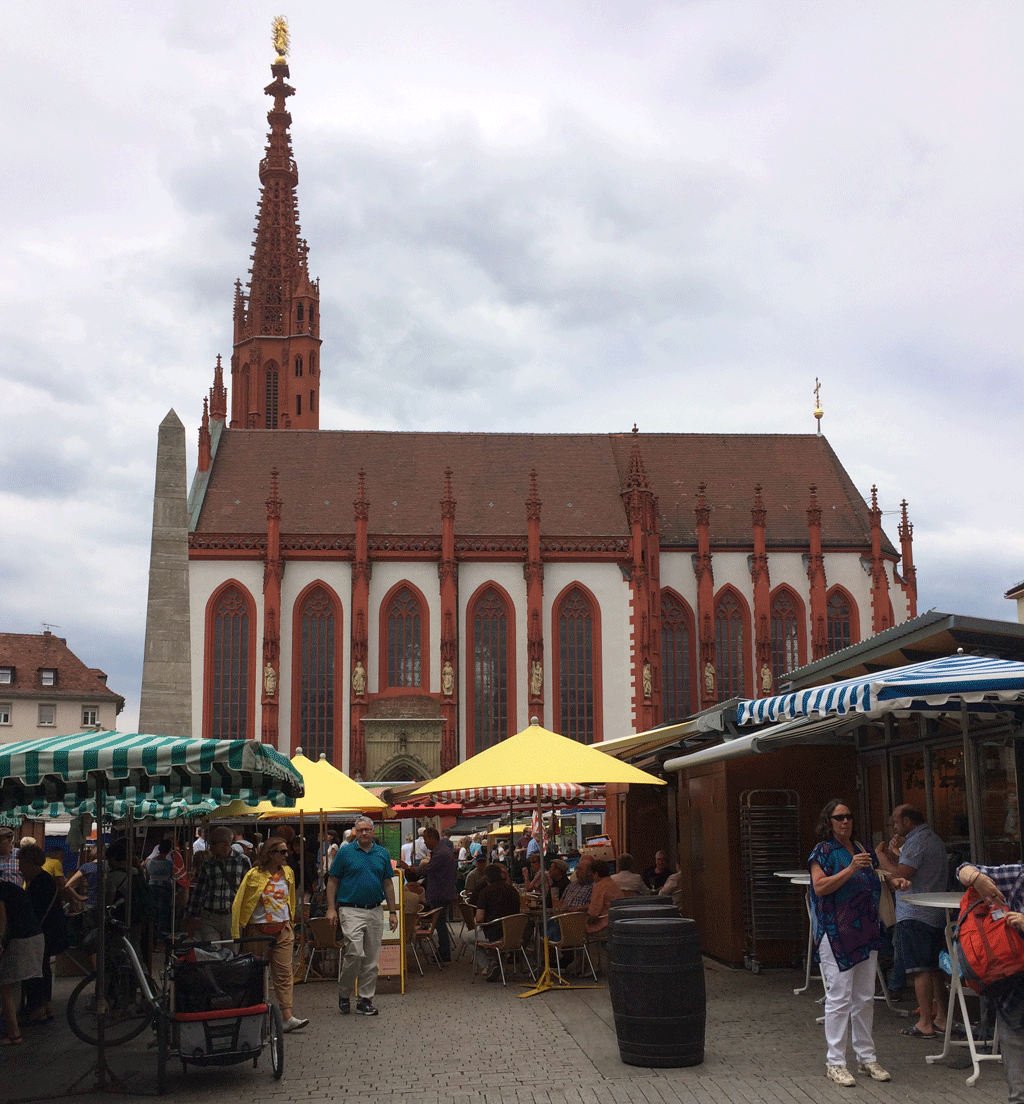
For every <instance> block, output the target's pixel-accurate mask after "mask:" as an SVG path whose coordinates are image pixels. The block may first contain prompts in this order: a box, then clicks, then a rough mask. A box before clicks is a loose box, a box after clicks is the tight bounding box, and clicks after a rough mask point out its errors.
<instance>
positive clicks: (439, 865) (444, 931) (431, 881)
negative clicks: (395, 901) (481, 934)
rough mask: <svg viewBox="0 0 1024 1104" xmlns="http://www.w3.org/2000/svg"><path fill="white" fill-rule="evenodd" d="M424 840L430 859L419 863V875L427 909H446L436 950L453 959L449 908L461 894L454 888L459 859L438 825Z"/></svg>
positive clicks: (438, 927)
mask: <svg viewBox="0 0 1024 1104" xmlns="http://www.w3.org/2000/svg"><path fill="white" fill-rule="evenodd" d="M423 842H424V844H425V845H426V848H427V854H428V856H429V857H428V858H427V859H426V860H425V861H423V862H421V863H420V874H421V876H422V878H423V888H424V889H425V891H426V895H427V900H426V903H425V905H424V907H425V908H426V910H427V912H433V911H434V909H436V908H442V909H444V912H443V913H442V914H441V918H440V919H439V920H438V922H437V928H436V929H435V930H436V932H437V951H438V956H439V957H440V959H441V961H442V962H451V960H452V944H451V939H450V937H449V935H448V924H447V923H446V920H447V918H448V908H449V906H450V905H451V903H452V901H454V900H455V898H456V897H457V896H458V892H457V890H456V888H455V879H456V874H457V873H458V862H457V861H456V858H455V852H454V850H452V848H450V847H445V846H444V845H443V844H442V843H441V834H440V832H438V830H437V829H436V828H427V829H426V830H425V831H424V833H423Z"/></svg>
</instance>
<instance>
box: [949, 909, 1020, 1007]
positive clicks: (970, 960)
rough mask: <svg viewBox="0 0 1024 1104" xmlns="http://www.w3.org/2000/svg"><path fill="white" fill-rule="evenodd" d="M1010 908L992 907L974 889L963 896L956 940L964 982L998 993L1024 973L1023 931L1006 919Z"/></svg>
mask: <svg viewBox="0 0 1024 1104" xmlns="http://www.w3.org/2000/svg"><path fill="white" fill-rule="evenodd" d="M1007 911H1008V910H1007V909H1003V908H996V909H990V908H989V906H988V905H987V904H986V903H985V901H984V899H983V898H982V897H981V896H980V895H979V894H978V892H977V891H976V890H974V889H969V890H968V891H967V892H966V893H965V894H964V895H963V897H962V898H961V900H960V917H959V919H958V920H957V922H956V927H955V928H954V929H953V941H954V942H955V943H956V946H957V954H958V956H959V958H960V973H961V976H962V977H963V980H964V984H965V985H968V986H970V988H971V989H973V990H974V991H975V992H976V993H985V994H986V995H988V996H998V995H999V994H1000V993H1003V992H1006V990H1008V989H1010V988H1011V987H1012V986H1013V985H1015V984H1016V983H1017V982H1018V981H1020V980H1022V975H1024V935H1021V933H1020V932H1019V931H1017V929H1016V928H1013V927H1010V926H1009V925H1008V924H1007V923H1006V913H1007Z"/></svg>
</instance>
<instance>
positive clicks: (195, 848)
mask: <svg viewBox="0 0 1024 1104" xmlns="http://www.w3.org/2000/svg"><path fill="white" fill-rule="evenodd" d="M205 850H206V829H205V828H197V829H196V838H195V839H194V840H193V841H192V854H193V855H198V854H199V852H200V851H205Z"/></svg>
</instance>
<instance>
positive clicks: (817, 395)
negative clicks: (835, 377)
mask: <svg viewBox="0 0 1024 1104" xmlns="http://www.w3.org/2000/svg"><path fill="white" fill-rule="evenodd" d="M814 417H815V418H816V419H817V422H818V432H819V433H821V419H822V418H824V417H825V411H824V410H822V409H821V384H820V383H819V382H818V377H817V376H815V377H814Z"/></svg>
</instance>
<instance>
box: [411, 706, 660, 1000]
mask: <svg viewBox="0 0 1024 1104" xmlns="http://www.w3.org/2000/svg"><path fill="white" fill-rule="evenodd" d="M609 782H615V783H626V784H633V785H636V784H643V785H645V786H651V785H653V786H664V785H665V782H664V781H663V780H662V779H660V778H655V777H654V776H653V775H651V774H648V773H647V772H646V771H642V770H640V769H639V768H637V767H634V766H631V765H630V764H629V763H623V762H621V761H620V760H618V759H615V758H613V757H612V756H610V755H606V754H605V753H604V752H603V751H597V750H596V749H595V748H593V747H591V746H589V745H587V744H580V743H577V741H575V740H569V739H567V738H566V737H565V736H559V735H558V734H557V733H556V732H549V731H548V730H547V729H546V728H541V726H540V725H539V724H538V723H537V721H536V720H534V721H533V723H532V724H531V725H530V726H529V727H528V728H525V729H523V731H522V732H517V733H516V734H515V736H510V737H509V738H508V739H507V740H503V741H502V742H501V743H500V744H495V745H494V746H493V747H489V748H487V750H486V751H481V752H479V753H478V754H477V755H474V756H473V757H472V759H467V760H466V761H465V762H464V763H460V764H459V765H458V766H457V767H453V768H452V769H451V770H450V771H446V772H445V773H444V774H442V775H441V776H440V777H438V778H434V779H432V780H431V781H430V782H424V783H423V785H422V786H420V787H418V788H417V789H415V790H413V792H412V793H411V794H410V795H409V796H410V797H416V796H420V795H423V794H437V795H444V797H443V798H440V797H439V798H438V799H439V800H447V801H459V800H463V799H469V800H472V798H474V797H476V796H477V792H478V791H480V790H491V789H494V788H506V789H521V790H523V791H527V792H531V793H532V795H533V797H534V798H535V800H536V802H537V816H538V818H539V819H543V810H542V809H541V802H542V800H543V798H544V796H545V793H546V791H555V792H557V791H558V790H559V789H560V788H561V787H564V786H565V785H566V784H576V785H597V784H607V783H609ZM469 791H472V793H470V792H469ZM455 795H458V796H455ZM523 796H524V797H525V796H526V794H525V793H524V794H523ZM540 901H541V924H542V928H541V930H542V931H543V933H544V972H543V973H542V974H541V976H540V978H539V979H538V980H537V983H536V984H535V985H534V987H533V988H532V989H529V990H527V992H525V993H521V994H520V996H523V997H531V996H534V995H535V994H537V993H544V992H547V990H549V989H554V988H563V989H570V988H577V987H576V986H570V985H569V984H568V982H566V981H564V980H563V979H561V978H559V977H558V975H557V974H556V973H555V972H554V971H553V970H552V969H551V966H550V947H549V943H548V916H547V895H546V894H544V893H541V895H540ZM586 988H592V987H591V986H587V987H586Z"/></svg>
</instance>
